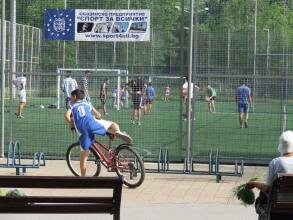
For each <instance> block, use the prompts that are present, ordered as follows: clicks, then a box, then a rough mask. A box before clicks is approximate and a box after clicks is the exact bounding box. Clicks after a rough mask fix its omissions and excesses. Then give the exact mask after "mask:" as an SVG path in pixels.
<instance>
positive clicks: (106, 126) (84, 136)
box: [64, 89, 132, 176]
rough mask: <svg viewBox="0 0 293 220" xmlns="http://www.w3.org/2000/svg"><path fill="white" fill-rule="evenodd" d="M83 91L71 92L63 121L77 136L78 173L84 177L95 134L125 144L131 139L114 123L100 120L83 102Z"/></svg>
mask: <svg viewBox="0 0 293 220" xmlns="http://www.w3.org/2000/svg"><path fill="white" fill-rule="evenodd" d="M84 98H85V93H84V91H83V90H80V89H76V90H74V91H72V92H71V97H70V101H71V103H70V108H69V109H68V110H67V111H66V112H65V115H64V117H65V120H66V122H67V123H68V125H69V127H70V129H71V130H76V131H77V133H78V134H79V143H80V145H81V148H82V149H81V151H80V171H81V176H85V175H86V162H87V158H88V156H89V148H90V146H91V145H92V144H93V143H94V141H95V134H98V135H102V136H104V135H106V134H107V132H108V133H111V134H113V135H114V137H115V138H120V139H122V140H123V141H125V142H127V143H131V142H132V138H131V137H129V136H128V135H127V134H126V133H124V132H121V131H120V128H119V125H118V124H116V123H115V122H111V121H106V120H102V119H101V114H100V113H99V112H98V111H97V110H96V109H95V108H94V107H93V106H92V105H91V104H90V103H88V102H86V101H84Z"/></svg>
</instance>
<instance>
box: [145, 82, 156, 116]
mask: <svg viewBox="0 0 293 220" xmlns="http://www.w3.org/2000/svg"><path fill="white" fill-rule="evenodd" d="M154 100H155V89H154V87H153V86H152V83H151V82H149V84H148V86H147V88H146V105H147V106H146V113H149V112H150V111H151V109H152V105H153V103H154Z"/></svg>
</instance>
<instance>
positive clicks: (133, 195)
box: [0, 160, 266, 220]
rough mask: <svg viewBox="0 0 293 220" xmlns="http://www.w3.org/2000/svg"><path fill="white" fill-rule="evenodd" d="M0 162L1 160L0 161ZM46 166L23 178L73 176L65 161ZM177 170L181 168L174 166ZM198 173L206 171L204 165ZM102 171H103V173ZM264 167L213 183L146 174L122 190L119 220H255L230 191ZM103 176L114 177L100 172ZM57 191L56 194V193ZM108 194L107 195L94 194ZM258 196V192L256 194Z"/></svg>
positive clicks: (9, 218) (6, 218)
mask: <svg viewBox="0 0 293 220" xmlns="http://www.w3.org/2000/svg"><path fill="white" fill-rule="evenodd" d="M0 162H1V160H0ZM46 162H47V165H46V166H45V167H41V168H39V169H28V170H27V173H26V175H57V176H58V175H72V174H71V173H70V171H69V169H68V168H67V165H66V162H65V161H46ZM176 168H177V169H180V166H179V165H177V167H176ZM201 169H206V167H204V165H202V166H201ZM233 169H234V167H233V166H222V167H221V170H230V171H232V170H233ZM103 170H104V169H103ZM265 170H266V169H265V168H263V167H245V175H244V176H243V177H232V176H223V177H222V181H221V182H220V183H216V181H215V177H214V176H205V175H190V174H166V173H147V175H146V179H145V181H144V183H143V184H142V185H141V186H140V187H138V188H137V189H129V188H127V187H123V193H122V207H121V219H122V220H132V219H133V220H157V219H158V220H164V219H166V220H167V219H168V220H185V219H204V220H209V219H213V220H214V219H217V220H235V219H243V220H244V219H245V220H256V219H257V215H256V214H255V211H254V208H253V207H244V206H243V205H241V204H240V203H239V201H238V200H237V199H236V198H234V197H233V188H234V187H235V186H237V185H239V184H241V183H244V182H246V181H247V180H248V179H249V178H250V177H252V176H255V175H263V174H264V173H265ZM0 175H15V169H6V168H1V169H0ZM101 175H102V176H105V175H106V176H109V175H115V173H107V172H105V171H104V172H102V174H101ZM25 191H26V192H27V193H28V194H30V195H35V194H40V193H42V194H52V193H53V192H52V190H51V191H49V190H43V191H41V192H40V191H36V190H34V189H26V190H25ZM53 191H54V193H55V194H56V193H58V194H59V193H62V194H64V195H66V194H70V195H71V194H73V193H79V194H91V195H92V194H93V191H92V190H84V191H82V192H81V191H80V190H79V191H76V192H74V190H70V191H64V190H62V191H61V190H60V192H58V190H53ZM56 191H57V192H56ZM97 193H99V194H107V192H104V191H103V192H101V191H100V192H97ZM256 194H257V191H256ZM0 219H3V220H16V219H19V215H0ZM21 219H23V220H26V219H27V220H28V219H29V220H37V219H42V220H47V219H48V220H49V219H54V220H59V219H60V220H61V219H62V220H63V219H65V220H67V219H68V220H75V219H76V220H77V219H86V220H91V219H103V220H107V219H112V217H111V216H110V215H22V217H21Z"/></svg>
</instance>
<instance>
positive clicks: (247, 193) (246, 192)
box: [233, 176, 261, 206]
mask: <svg viewBox="0 0 293 220" xmlns="http://www.w3.org/2000/svg"><path fill="white" fill-rule="evenodd" d="M260 179H261V176H254V177H252V178H250V180H249V181H257V180H260ZM233 192H234V196H236V197H237V199H238V200H240V201H241V202H242V204H243V205H244V206H247V205H253V204H254V201H255V195H254V192H253V190H252V189H250V188H248V187H247V185H246V183H244V184H241V185H239V186H237V187H235V188H234V190H233Z"/></svg>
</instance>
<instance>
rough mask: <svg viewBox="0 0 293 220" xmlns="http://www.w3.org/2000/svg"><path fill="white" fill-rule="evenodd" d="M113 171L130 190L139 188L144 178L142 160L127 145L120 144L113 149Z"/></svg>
mask: <svg viewBox="0 0 293 220" xmlns="http://www.w3.org/2000/svg"><path fill="white" fill-rule="evenodd" d="M115 171H116V173H117V175H118V176H122V177H123V180H124V184H125V185H126V186H128V187H130V188H135V187H138V186H140V185H141V184H142V182H143V180H144V177H145V170H144V165H143V162H142V159H141V158H140V156H139V155H138V154H137V153H136V152H135V151H134V150H133V149H131V147H130V146H129V145H128V144H121V145H119V146H118V147H117V148H116V149H115Z"/></svg>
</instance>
